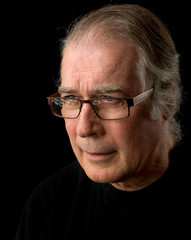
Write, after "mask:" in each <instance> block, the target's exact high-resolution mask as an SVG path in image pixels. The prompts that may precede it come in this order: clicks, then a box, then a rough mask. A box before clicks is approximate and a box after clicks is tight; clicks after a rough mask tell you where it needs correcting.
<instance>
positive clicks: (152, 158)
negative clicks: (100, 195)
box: [111, 137, 176, 191]
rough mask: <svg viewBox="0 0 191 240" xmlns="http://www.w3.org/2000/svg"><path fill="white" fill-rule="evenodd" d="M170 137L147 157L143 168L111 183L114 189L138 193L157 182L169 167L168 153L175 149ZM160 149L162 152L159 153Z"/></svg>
mask: <svg viewBox="0 0 191 240" xmlns="http://www.w3.org/2000/svg"><path fill="white" fill-rule="evenodd" d="M175 145H176V144H175V142H174V140H173V138H172V137H170V138H169V139H168V141H162V142H161V143H160V144H158V146H157V147H156V149H155V151H154V152H153V153H152V154H151V155H148V156H147V159H146V161H145V162H147V163H148V164H145V166H144V167H143V168H142V169H141V170H140V171H139V172H138V173H137V172H136V173H135V174H134V175H132V176H131V177H128V179H123V180H122V181H120V182H116V183H111V184H112V185H113V186H114V187H115V188H117V189H119V190H122V191H138V190H141V189H144V188H146V187H148V186H149V185H151V184H152V183H154V182H156V181H157V180H159V179H160V178H161V177H162V176H163V174H164V173H165V172H166V170H167V169H168V167H169V162H170V152H171V150H172V149H173V148H174V147H175ZM161 149H162V151H161Z"/></svg>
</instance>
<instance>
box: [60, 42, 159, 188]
mask: <svg viewBox="0 0 191 240" xmlns="http://www.w3.org/2000/svg"><path fill="white" fill-rule="evenodd" d="M136 60H137V53H136V50H135V48H134V47H133V46H130V45H128V44H127V43H126V44H125V43H118V44H117V43H108V44H100V43H98V44H96V42H92V43H91V44H89V45H88V46H84V47H81V46H80V47H77V48H75V47H74V46H73V45H72V44H70V45H69V46H68V47H67V49H66V51H65V54H64V58H63V61H62V84H61V88H66V89H67V91H68V90H70V91H68V92H67V93H64V92H63V94H62V96H74V97H76V98H78V99H83V100H87V99H93V98H99V97H103V96H111V97H117V98H132V97H135V96H136V95H138V94H140V93H141V92H142V91H141V84H140V81H139V79H138V78H137V77H136V74H135V72H134V69H135V61H136ZM98 89H99V91H98ZM109 89H116V91H114V90H113V91H108V90H109ZM117 89H118V90H117ZM119 89H120V90H119ZM65 124H66V130H67V133H68V135H69V138H70V141H71V145H72V148H73V150H74V153H75V155H76V157H77V159H78V161H79V163H80V165H81V166H82V168H83V169H84V170H85V172H86V174H87V175H88V176H89V178H90V179H92V180H93V181H96V182H110V183H117V182H122V181H125V180H128V178H132V177H133V176H136V174H138V173H140V172H141V171H143V169H147V168H149V167H151V166H152V165H153V164H155V163H153V161H154V159H155V157H154V155H155V152H156V149H157V145H158V141H159V139H160V136H161V134H162V131H161V128H162V120H161V121H157V122H154V121H152V120H151V119H150V105H149V103H148V102H146V101H145V102H142V103H140V104H138V105H136V106H134V107H132V108H131V112H130V116H129V118H126V119H122V120H101V119H99V118H98V117H97V116H96V114H95V112H94V111H93V109H92V107H91V105H90V104H88V103H85V104H84V105H83V107H82V111H81V114H80V116H79V117H78V118H77V119H66V120H65Z"/></svg>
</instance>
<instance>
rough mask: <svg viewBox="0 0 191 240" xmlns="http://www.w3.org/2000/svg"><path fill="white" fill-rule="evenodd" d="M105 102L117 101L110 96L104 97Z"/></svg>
mask: <svg viewBox="0 0 191 240" xmlns="http://www.w3.org/2000/svg"><path fill="white" fill-rule="evenodd" d="M104 100H105V101H107V102H113V101H115V100H116V99H115V98H112V97H110V96H105V97H104Z"/></svg>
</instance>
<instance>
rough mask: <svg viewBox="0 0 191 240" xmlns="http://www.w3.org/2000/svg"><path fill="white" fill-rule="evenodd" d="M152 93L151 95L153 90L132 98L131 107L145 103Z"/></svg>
mask: <svg viewBox="0 0 191 240" xmlns="http://www.w3.org/2000/svg"><path fill="white" fill-rule="evenodd" d="M152 93H153V88H151V89H149V90H147V91H146V92H143V93H141V94H139V95H138V96H136V97H134V98H133V106H135V105H137V104H139V103H141V102H143V101H145V100H146V99H147V98H149V97H150V96H151V95H152Z"/></svg>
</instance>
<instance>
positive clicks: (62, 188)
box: [31, 161, 89, 197]
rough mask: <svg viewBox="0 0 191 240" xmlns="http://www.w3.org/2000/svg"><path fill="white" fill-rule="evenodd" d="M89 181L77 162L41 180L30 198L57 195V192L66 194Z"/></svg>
mask: <svg viewBox="0 0 191 240" xmlns="http://www.w3.org/2000/svg"><path fill="white" fill-rule="evenodd" d="M86 181H89V179H88V178H87V176H86V174H85V172H84V170H83V169H82V168H81V166H80V165H79V163H78V162H77V161H74V162H72V163H71V164H69V165H68V166H66V167H64V168H62V169H60V170H59V171H57V172H55V173H53V174H52V175H50V176H49V177H48V178H46V179H45V180H43V181H42V182H41V183H40V184H39V185H38V186H37V187H36V188H35V189H34V191H33V192H32V194H31V197H33V196H35V195H38V194H40V195H41V196H42V194H44V195H52V196H53V195H57V194H58V193H59V192H60V193H62V194H68V193H70V192H72V189H73V188H74V187H75V189H76V188H77V187H79V185H80V184H81V183H82V182H86Z"/></svg>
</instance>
